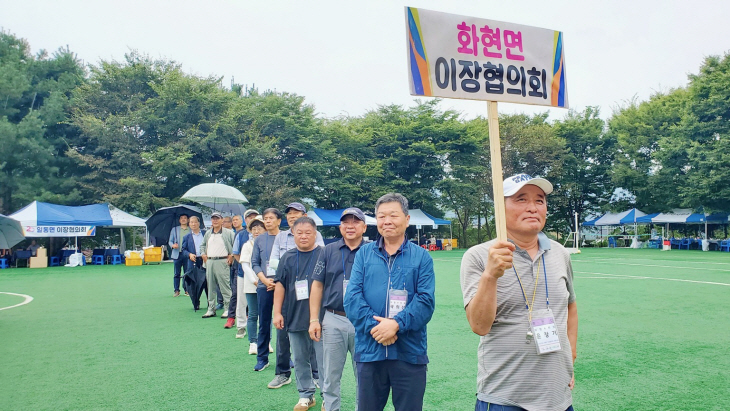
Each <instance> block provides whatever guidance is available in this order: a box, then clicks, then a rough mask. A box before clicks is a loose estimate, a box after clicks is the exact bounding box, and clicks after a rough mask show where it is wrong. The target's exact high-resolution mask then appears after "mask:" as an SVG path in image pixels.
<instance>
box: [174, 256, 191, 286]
mask: <svg viewBox="0 0 730 411" xmlns="http://www.w3.org/2000/svg"><path fill="white" fill-rule="evenodd" d="M172 261H173V268H172V269H173V273H174V274H175V277H174V278H173V283H174V285H175V291H180V277H181V276H180V273H181V272H182V270H183V268H184V267H186V266H187V261H190V260H189V259H187V258H183V257H182V256H180V257H179V258H177V259H175V260H172ZM183 288H185V283H183Z"/></svg>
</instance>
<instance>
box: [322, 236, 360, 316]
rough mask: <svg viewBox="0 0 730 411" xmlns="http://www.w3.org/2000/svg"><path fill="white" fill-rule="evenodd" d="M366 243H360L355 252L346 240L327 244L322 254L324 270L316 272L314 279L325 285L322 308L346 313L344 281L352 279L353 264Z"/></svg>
mask: <svg viewBox="0 0 730 411" xmlns="http://www.w3.org/2000/svg"><path fill="white" fill-rule="evenodd" d="M363 244H365V241H362V242H360V245H358V246H357V248H355V249H354V250H350V247H348V246H347V245H346V244H345V240H344V239H340V240H339V241H335V242H334V243H330V244H327V246H325V248H324V252H323V253H322V257H321V259H322V260H323V261H324V270H322V271H319V272H315V273H314V276H313V277H312V278H313V279H314V281H319V282H320V283H322V284H324V289H323V291H322V307H324V309H325V310H327V309H329V310H335V311H345V307H344V305H343V303H342V301H343V299H344V297H345V296H344V295H343V293H342V291H343V290H342V280H343V279H347V280H349V279H350V272H351V271H352V263H353V262H354V261H355V254H356V253H357V251H358V250H359V249H360V247H361V246H362V245H363Z"/></svg>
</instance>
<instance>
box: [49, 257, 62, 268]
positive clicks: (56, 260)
mask: <svg viewBox="0 0 730 411" xmlns="http://www.w3.org/2000/svg"><path fill="white" fill-rule="evenodd" d="M60 265H61V259H60V258H58V257H51V267H59V266H60Z"/></svg>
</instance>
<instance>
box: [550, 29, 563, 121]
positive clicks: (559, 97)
mask: <svg viewBox="0 0 730 411" xmlns="http://www.w3.org/2000/svg"><path fill="white" fill-rule="evenodd" d="M553 55H554V56H555V57H554V60H553V85H552V92H551V93H550V97H551V101H550V103H551V104H552V105H553V106H554V107H565V54H564V53H563V33H562V32H559V31H556V32H555V42H554V46H553Z"/></svg>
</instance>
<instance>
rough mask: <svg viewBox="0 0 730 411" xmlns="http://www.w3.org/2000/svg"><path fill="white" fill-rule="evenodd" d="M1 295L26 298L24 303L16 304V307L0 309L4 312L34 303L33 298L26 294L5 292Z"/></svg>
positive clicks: (0, 292)
mask: <svg viewBox="0 0 730 411" xmlns="http://www.w3.org/2000/svg"><path fill="white" fill-rule="evenodd" d="M0 294H8V295H17V296H18V297H25V301H23V302H22V303H20V304H15V305H11V306H10V307H3V308H0V311H2V310H9V309H11V308H15V307H20V306H21V305H26V304H28V303H29V302H31V301H33V297H31V296H29V295H25V294H15V293H6V292H4V291H0Z"/></svg>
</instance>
